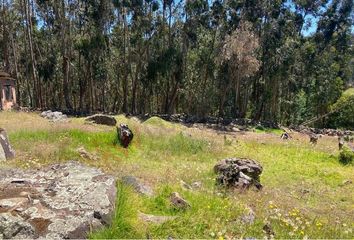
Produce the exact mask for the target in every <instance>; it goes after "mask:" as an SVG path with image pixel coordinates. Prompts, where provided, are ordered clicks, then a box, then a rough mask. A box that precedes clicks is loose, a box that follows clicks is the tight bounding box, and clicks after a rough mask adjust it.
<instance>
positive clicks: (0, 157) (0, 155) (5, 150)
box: [0, 128, 15, 162]
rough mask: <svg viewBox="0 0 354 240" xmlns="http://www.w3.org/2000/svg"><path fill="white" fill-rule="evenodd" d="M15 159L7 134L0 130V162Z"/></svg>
mask: <svg viewBox="0 0 354 240" xmlns="http://www.w3.org/2000/svg"><path fill="white" fill-rule="evenodd" d="M14 157H15V151H14V150H13V149H12V147H11V145H10V142H9V138H8V136H7V133H6V131H5V130H4V129H2V128H0V162H1V161H5V160H8V159H11V158H14Z"/></svg>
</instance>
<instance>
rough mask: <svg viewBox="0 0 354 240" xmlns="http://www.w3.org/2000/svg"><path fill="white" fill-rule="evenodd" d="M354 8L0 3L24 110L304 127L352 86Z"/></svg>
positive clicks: (0, 25) (1, 64)
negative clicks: (174, 115) (175, 115)
mask: <svg viewBox="0 0 354 240" xmlns="http://www.w3.org/2000/svg"><path fill="white" fill-rule="evenodd" d="M353 5H354V3H353V1H352V0H273V1H270V0H251V1H250V0H228V1H226V0H213V1H208V0H186V1H184V0H112V1H111V0H3V1H1V3H0V13H1V17H0V68H3V70H4V71H6V72H9V73H11V75H12V76H13V77H15V78H16V79H17V91H18V92H17V95H18V96H19V103H20V105H21V106H30V107H33V108H41V109H45V108H51V109H62V110H69V111H76V112H85V113H89V112H95V111H104V112H124V113H131V114H144V113H169V114H171V113H187V114H192V115H198V116H206V115H211V116H223V117H232V118H239V117H242V118H243V117H247V118H253V119H257V120H269V121H275V122H280V123H282V124H298V123H301V122H304V121H306V120H307V119H311V118H313V117H316V116H321V115H323V114H326V113H328V112H330V111H331V106H332V105H333V104H334V103H335V102H336V101H337V100H338V99H339V97H340V96H341V94H342V92H343V91H344V90H345V89H346V88H347V87H348V86H349V85H350V84H352V83H353V75H354V74H353V72H354V70H353V69H354V68H353V53H354V47H353V41H354V36H353ZM310 29H312V31H313V32H311V34H309V31H310ZM349 117H350V116H349ZM352 117H353V116H352ZM317 124H320V125H321V124H322V125H323V124H326V122H325V121H321V122H318V123H317Z"/></svg>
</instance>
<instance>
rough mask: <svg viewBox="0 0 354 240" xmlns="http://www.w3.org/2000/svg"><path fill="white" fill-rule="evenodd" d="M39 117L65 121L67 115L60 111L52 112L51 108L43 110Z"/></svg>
mask: <svg viewBox="0 0 354 240" xmlns="http://www.w3.org/2000/svg"><path fill="white" fill-rule="evenodd" d="M41 117H43V118H46V119H48V120H49V121H52V122H67V121H68V116H67V115H65V114H63V113H62V112H52V111H51V110H48V111H44V112H42V113H41Z"/></svg>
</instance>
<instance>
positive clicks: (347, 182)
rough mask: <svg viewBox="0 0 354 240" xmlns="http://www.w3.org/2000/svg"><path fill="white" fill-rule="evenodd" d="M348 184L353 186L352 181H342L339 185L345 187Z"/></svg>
mask: <svg viewBox="0 0 354 240" xmlns="http://www.w3.org/2000/svg"><path fill="white" fill-rule="evenodd" d="M350 184H353V181H351V180H344V181H343V182H342V184H341V186H347V185H350Z"/></svg>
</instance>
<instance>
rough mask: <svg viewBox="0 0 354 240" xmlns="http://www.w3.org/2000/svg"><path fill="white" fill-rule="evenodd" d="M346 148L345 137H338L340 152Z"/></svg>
mask: <svg viewBox="0 0 354 240" xmlns="http://www.w3.org/2000/svg"><path fill="white" fill-rule="evenodd" d="M343 146H344V138H343V137H338V148H339V151H340V150H342V149H343Z"/></svg>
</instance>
